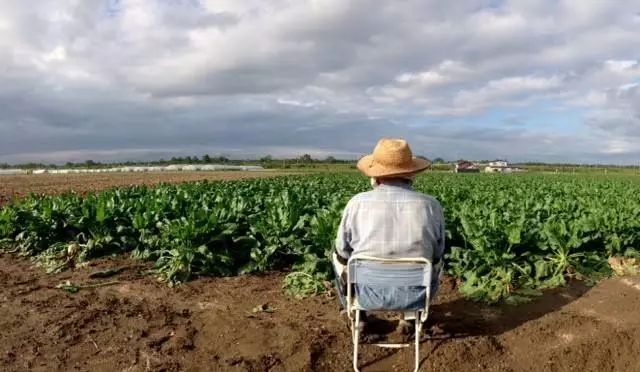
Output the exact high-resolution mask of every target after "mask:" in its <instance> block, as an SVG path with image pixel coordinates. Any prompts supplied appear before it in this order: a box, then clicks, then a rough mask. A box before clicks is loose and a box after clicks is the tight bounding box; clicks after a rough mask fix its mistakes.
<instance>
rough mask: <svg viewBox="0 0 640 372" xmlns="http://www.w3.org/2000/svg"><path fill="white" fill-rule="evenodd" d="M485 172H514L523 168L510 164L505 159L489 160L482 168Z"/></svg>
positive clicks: (521, 170)
mask: <svg viewBox="0 0 640 372" xmlns="http://www.w3.org/2000/svg"><path fill="white" fill-rule="evenodd" d="M484 171H485V173H514V172H523V171H524V169H523V168H520V167H513V166H510V165H509V163H508V162H507V161H506V160H494V161H492V162H489V165H487V166H486V167H485V168H484Z"/></svg>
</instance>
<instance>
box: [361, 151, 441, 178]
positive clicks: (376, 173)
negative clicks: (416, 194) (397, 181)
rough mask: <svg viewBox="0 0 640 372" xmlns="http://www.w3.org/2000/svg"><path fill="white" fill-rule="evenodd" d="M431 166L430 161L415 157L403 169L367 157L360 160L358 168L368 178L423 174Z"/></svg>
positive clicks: (369, 156) (371, 156)
mask: <svg viewBox="0 0 640 372" xmlns="http://www.w3.org/2000/svg"><path fill="white" fill-rule="evenodd" d="M430 165H431V162H430V161H429V160H427V159H422V158H416V157H414V158H413V159H412V161H411V164H409V165H406V166H403V167H390V166H387V165H383V164H379V163H376V162H375V161H374V160H373V155H366V156H364V157H362V159H360V160H358V164H357V167H358V169H359V170H360V172H362V173H364V174H365V175H366V176H367V177H389V176H403V175H410V174H414V173H418V172H422V171H424V170H425V169H427V168H429V166H430Z"/></svg>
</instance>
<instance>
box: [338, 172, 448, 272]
mask: <svg viewBox="0 0 640 372" xmlns="http://www.w3.org/2000/svg"><path fill="white" fill-rule="evenodd" d="M443 251H444V217H443V213H442V208H441V206H440V203H439V202H438V201H437V200H436V199H434V198H433V197H431V196H427V195H425V194H422V193H419V192H416V191H414V190H412V188H411V181H410V180H404V179H401V178H396V179H389V180H384V179H382V180H380V181H379V184H378V185H377V186H375V188H374V189H373V190H372V191H367V192H363V193H360V194H358V195H356V196H355V197H353V198H352V199H351V200H350V201H349V203H348V204H347V207H346V208H345V211H344V214H343V219H342V223H341V225H340V231H339V233H338V237H337V240H336V252H337V254H338V255H339V256H341V257H342V258H344V259H347V258H348V257H350V256H351V255H367V256H373V257H379V258H416V257H424V258H427V259H429V260H432V261H434V260H439V259H440V257H442V253H443Z"/></svg>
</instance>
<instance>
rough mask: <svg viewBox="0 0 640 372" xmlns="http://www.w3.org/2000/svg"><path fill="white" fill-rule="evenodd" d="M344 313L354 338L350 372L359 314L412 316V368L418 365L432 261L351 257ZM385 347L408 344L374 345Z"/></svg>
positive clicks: (355, 358) (355, 355) (355, 356)
mask: <svg viewBox="0 0 640 372" xmlns="http://www.w3.org/2000/svg"><path fill="white" fill-rule="evenodd" d="M347 267H348V269H347V296H346V297H347V298H346V300H347V301H346V302H347V309H346V310H347V314H348V316H349V320H350V322H351V336H352V338H353V369H354V371H356V372H358V371H359V369H358V347H359V346H360V345H359V338H360V330H359V329H358V324H359V323H360V315H361V314H360V313H361V312H362V311H393V312H403V313H405V314H406V313H408V312H413V313H414V315H415V344H414V345H415V368H414V371H415V372H417V371H418V368H419V366H420V335H421V332H422V324H423V323H424V322H425V321H426V320H427V317H428V315H429V302H430V299H431V276H432V270H433V267H432V264H431V261H429V260H427V259H425V258H397V259H385V258H378V257H370V256H363V255H356V256H352V257H351V258H350V259H349V261H348V263H347ZM373 345H375V346H378V347H385V348H403V347H409V346H411V343H401V344H393V343H377V344H373Z"/></svg>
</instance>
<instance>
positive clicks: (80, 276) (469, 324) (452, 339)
mask: <svg viewBox="0 0 640 372" xmlns="http://www.w3.org/2000/svg"><path fill="white" fill-rule="evenodd" d="M108 268H120V269H122V270H121V271H120V272H119V273H118V274H116V275H114V276H113V277H109V278H101V279H92V278H91V277H90V274H91V273H93V272H96V271H99V270H105V269H108ZM149 268H150V267H149V265H148V264H145V263H141V262H138V261H134V260H131V259H128V258H127V257H115V258H106V259H101V260H98V261H95V262H93V263H92V264H91V266H88V267H83V268H76V269H75V270H73V271H67V272H64V273H61V274H56V275H47V274H45V273H43V272H42V271H41V270H40V269H39V268H34V267H32V265H31V264H30V262H28V261H26V260H24V259H20V258H17V257H13V256H9V255H3V256H0V330H2V331H1V332H0V369H1V370H3V371H25V370H30V371H108V372H111V371H114V370H117V371H332V372H333V371H349V370H350V369H351V350H352V349H351V343H350V335H349V332H348V329H347V328H346V325H345V322H344V321H343V320H342V319H341V318H340V316H339V313H338V306H337V301H336V299H335V298H330V297H329V296H317V297H313V298H308V299H305V300H294V299H290V298H287V297H286V296H284V295H283V293H282V289H281V285H282V278H283V276H284V273H272V274H269V275H264V276H241V277H233V278H201V279H197V280H194V281H192V282H189V283H186V284H183V285H181V286H179V287H175V288H169V287H168V286H166V285H165V284H163V283H159V282H158V281H157V280H156V279H155V278H153V276H151V275H149V274H148V269H149ZM66 280H69V281H71V283H73V284H75V285H88V284H89V285H91V284H100V283H102V284H109V285H106V286H102V287H96V288H82V289H80V290H79V292H77V293H75V294H72V293H68V292H66V291H64V290H62V289H58V288H56V285H58V284H59V283H60V282H63V281H66ZM256 307H259V308H263V309H267V310H269V311H267V312H265V311H262V312H254V309H255V308H256ZM638 309H640V278H637V277H635V278H634V277H626V278H614V279H609V280H605V281H603V282H601V283H600V284H598V285H596V286H595V287H593V288H589V287H586V286H584V285H583V284H581V283H573V284H572V285H570V286H568V287H567V288H563V289H558V290H553V291H549V292H547V293H546V294H545V295H544V296H542V297H541V298H539V299H537V300H535V301H534V302H532V303H529V304H525V305H521V306H517V307H512V306H507V305H501V306H488V305H481V304H477V303H473V302H470V301H467V300H464V299H463V298H461V297H460V295H459V294H458V292H457V290H456V289H455V281H453V280H451V279H449V278H447V279H446V280H445V282H444V284H443V286H442V289H441V294H440V295H439V296H438V299H437V303H436V304H435V305H434V306H433V307H432V311H431V317H430V320H429V321H428V328H429V332H427V333H428V334H427V335H426V336H425V337H424V339H423V341H422V344H421V352H422V370H424V371H436V370H438V371H442V370H446V371H563V372H564V371H580V372H585V371H620V372H623V371H624V372H629V371H631V372H633V371H640V358H639V357H638V355H640V315H639V313H638ZM271 311H272V312H271ZM394 327H395V323H394V322H392V321H390V320H378V321H377V324H376V325H375V328H376V329H377V331H378V332H383V333H386V332H388V334H387V337H389V338H390V339H397V338H399V337H400V336H399V335H398V334H396V333H395V332H394V331H392V330H393V329H394ZM361 360H362V364H363V365H364V368H363V370H364V371H409V370H411V368H412V352H411V350H410V349H408V350H407V349H405V350H400V351H398V350H383V349H378V348H376V347H374V346H371V345H365V346H363V352H362V357H361Z"/></svg>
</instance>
